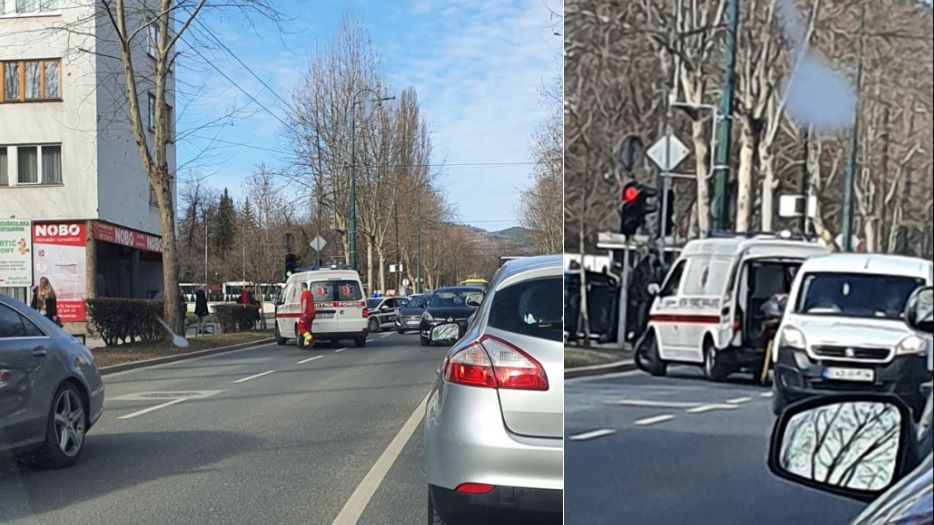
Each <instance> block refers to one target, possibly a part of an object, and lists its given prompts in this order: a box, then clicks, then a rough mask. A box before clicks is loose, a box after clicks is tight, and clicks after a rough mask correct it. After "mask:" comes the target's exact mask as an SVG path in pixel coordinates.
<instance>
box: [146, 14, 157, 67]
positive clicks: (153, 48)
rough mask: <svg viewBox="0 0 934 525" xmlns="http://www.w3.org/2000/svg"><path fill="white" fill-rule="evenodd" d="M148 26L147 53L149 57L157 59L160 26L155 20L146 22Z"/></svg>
mask: <svg viewBox="0 0 934 525" xmlns="http://www.w3.org/2000/svg"><path fill="white" fill-rule="evenodd" d="M146 23H147V24H148V25H147V26H146V35H147V38H146V52H147V53H149V56H151V57H152V58H156V57H157V56H159V55H158V53H159V26H158V25H157V24H156V21H155V20H154V19H151V18H150V19H149V20H147V21H146Z"/></svg>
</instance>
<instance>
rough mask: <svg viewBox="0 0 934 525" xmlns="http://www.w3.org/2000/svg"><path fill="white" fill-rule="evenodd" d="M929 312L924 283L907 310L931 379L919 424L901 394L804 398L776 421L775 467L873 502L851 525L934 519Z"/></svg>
mask: <svg viewBox="0 0 934 525" xmlns="http://www.w3.org/2000/svg"><path fill="white" fill-rule="evenodd" d="M932 311H934V308H932V288H931V287H925V288H922V289H920V290H918V291H917V292H915V293H914V294H913V295H912V298H911V300H909V302H908V306H907V308H906V311H905V315H904V317H905V320H906V324H907V325H908V326H909V328H911V329H912V330H915V331H917V332H918V334H919V336H922V337H923V338H924V339H925V341H926V343H927V351H928V361H927V370H928V381H929V382H928V383H927V384H926V385H924V386H923V388H924V390H925V391H926V398H927V400H926V404H927V406H926V408H925V410H924V411H923V413H922V417H921V419H920V421H919V422H918V424H917V425H915V424H914V421H913V419H914V416H913V415H912V414H911V412H910V409H909V407H908V406H907V405H906V404H905V403H904V401H903V400H902V399H901V398H900V397H898V396H895V395H893V394H889V393H877V392H855V393H844V394H834V395H828V396H821V397H810V398H806V399H804V400H803V401H798V402H796V403H794V404H791V405H789V406H787V407H786V408H785V409H784V411H783V412H782V413H781V415H780V417H779V419H778V420H777V421H776V423H775V427H774V429H773V432H772V441H771V446H770V449H769V469H770V470H771V471H772V473H773V474H775V475H776V476H779V477H781V478H783V479H786V480H789V481H792V482H794V483H798V484H801V485H805V486H808V487H811V488H814V489H817V490H822V491H826V492H831V493H834V494H838V495H842V496H846V497H850V498H854V499H858V500H861V501H871V502H872V503H871V504H870V505H869V506H868V507H866V508H865V509H864V510H863V512H862V514H860V515H859V516H858V517H857V518H856V519H855V520H854V521H853V522H852V525H909V524H910V525H932V524H934V499H932V494H934V471H932V468H934V459H932V458H934V456H932V405H934V398H932V396H931V383H930V379H931V377H932V374H934V361H932V359H934V358H932V357H931V353H930V352H931V341H932V338H934V335H932V334H934V316H932ZM815 521H820V519H819V517H815Z"/></svg>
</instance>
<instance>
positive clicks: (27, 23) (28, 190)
mask: <svg viewBox="0 0 934 525" xmlns="http://www.w3.org/2000/svg"><path fill="white" fill-rule="evenodd" d="M61 1H62V4H63V5H62V7H63V9H61V10H60V11H59V12H57V13H54V14H45V15H43V16H0V61H5V60H21V59H45V58H61V59H62V66H61V76H62V101H61V102H24V103H12V104H0V146H7V148H8V149H7V152H8V155H9V164H8V168H9V176H10V183H11V186H9V187H2V186H0V215H2V216H3V217H7V218H8V217H13V216H15V217H17V218H42V219H48V220H57V219H90V218H95V217H96V216H97V148H96V147H95V142H96V139H95V135H96V127H97V124H96V113H97V101H96V98H95V97H94V91H95V65H94V62H95V60H94V56H93V54H92V53H93V51H94V48H95V42H94V39H93V38H91V37H89V36H83V35H82V34H81V33H84V34H85V35H86V34H88V33H90V32H91V31H92V29H93V25H92V20H91V17H90V15H91V13H92V7H91V6H90V2H83V1H78V0H61ZM63 28H68V30H65V29H63ZM82 49H83V50H85V51H82ZM89 51H90V52H89ZM53 143H61V145H62V184H61V185H57V186H15V184H16V170H17V160H16V154H15V153H16V150H15V149H12V148H11V146H18V145H34V144H53Z"/></svg>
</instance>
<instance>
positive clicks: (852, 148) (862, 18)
mask: <svg viewBox="0 0 934 525" xmlns="http://www.w3.org/2000/svg"><path fill="white" fill-rule="evenodd" d="M865 26H866V4H865V3H864V4H862V8H861V10H860V15H859V46H858V51H857V54H856V60H857V62H856V108H855V109H854V110H853V128H852V129H850V143H849V146H848V150H849V151H848V152H847V161H846V173H845V174H844V179H843V213H842V214H841V220H842V222H843V224H841V225H840V233H841V234H843V246H841V248H842V249H843V251H844V252H851V251H853V183H854V180H855V178H856V156H857V154H858V153H859V121H860V119H859V102H860V91H862V84H863V29H864V28H865Z"/></svg>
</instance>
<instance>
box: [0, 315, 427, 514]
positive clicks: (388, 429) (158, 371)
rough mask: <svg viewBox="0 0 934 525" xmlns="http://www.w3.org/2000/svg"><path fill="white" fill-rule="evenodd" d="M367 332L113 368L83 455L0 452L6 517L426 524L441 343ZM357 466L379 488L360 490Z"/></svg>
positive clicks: (0, 493)
mask: <svg viewBox="0 0 934 525" xmlns="http://www.w3.org/2000/svg"><path fill="white" fill-rule="evenodd" d="M371 337H372V340H371V342H370V343H369V344H368V345H367V347H366V348H354V347H353V346H350V347H348V348H342V347H336V346H335V347H323V348H316V349H315V350H313V351H300V350H298V349H296V348H295V347H294V346H285V347H279V346H276V345H274V344H272V345H266V346H262V347H259V348H254V349H248V350H241V351H235V352H230V353H225V354H218V355H214V356H208V357H204V358H199V359H194V360H188V361H181V362H177V363H171V364H168V365H162V366H158V367H153V368H148V369H139V370H133V371H128V372H123V373H119V374H114V375H111V376H107V377H106V378H105V383H106V388H107V399H106V402H105V414H104V416H103V418H102V419H101V421H100V422H99V423H98V424H97V425H96V426H95V427H94V428H93V429H91V432H90V434H89V436H88V441H87V443H86V446H85V449H84V452H83V455H82V457H81V459H80V461H79V463H78V464H77V465H75V466H73V467H71V468H67V469H62V470H35V469H29V468H17V467H16V466H15V465H12V464H10V463H9V462H6V463H5V464H3V463H0V522H5V521H9V522H11V523H17V524H19V523H23V524H27V523H28V524H32V523H40V524H41V523H95V524H99V525H107V524H115V525H116V524H120V525H124V524H128V523H133V524H165V523H178V524H188V523H191V524H205V525H209V524H225V525H229V524H239V523H243V524H253V523H276V524H291V523H295V524H302V525H308V524H324V525H329V524H332V523H335V519H336V518H337V517H338V515H339V513H341V512H342V509H343V510H344V511H345V512H347V514H344V516H354V515H355V513H354V512H352V511H353V510H354V509H356V511H357V512H356V514H357V515H359V516H360V519H359V521H358V522H357V523H360V524H373V525H376V524H387V525H388V524H408V523H423V522H424V521H425V516H426V510H425V509H426V501H427V487H426V484H425V479H424V474H423V470H422V459H421V455H422V454H421V451H422V444H421V441H422V434H421V416H422V415H423V413H424V410H423V408H422V407H421V406H420V405H421V403H422V400H423V399H424V398H425V396H426V395H427V394H428V392H429V391H430V389H431V384H432V382H433V380H434V377H435V369H436V368H437V366H438V365H439V364H440V361H441V359H442V356H443V354H444V349H443V348H440V347H431V348H423V347H421V346H419V344H418V339H417V335H414V334H411V335H397V334H394V333H383V334H375V335H373V336H371ZM310 358H315V359H312V360H310V361H306V360H308V359H310ZM300 361H305V362H302V363H300ZM270 371H272V372H270ZM265 372H268V373H265ZM264 373H265V374H264ZM146 392H162V393H166V392H175V393H178V392H185V393H188V394H187V395H185V396H184V398H183V399H184V400H182V401H175V399H181V398H180V397H177V396H178V394H171V395H170V394H160V395H157V396H153V395H151V394H143V395H140V393H146ZM163 395H164V397H162V396H163ZM173 401H174V403H173V404H169V405H167V406H162V408H156V409H155V410H152V411H149V412H142V411H145V410H147V409H152V408H153V407H159V406H160V405H165V404H166V403H169V402H173ZM403 428H406V429H407V430H408V432H407V433H406V432H403V433H402V435H401V436H398V435H399V433H400V431H401V430H402V429H403ZM397 436H398V437H397ZM409 436H411V437H409ZM391 443H396V444H397V445H399V446H398V447H397V450H395V451H393V450H388V451H387V449H388V448H389V449H392V447H390V444H391ZM371 469H372V471H373V472H371ZM368 473H369V475H368ZM380 473H382V476H380V475H379V474H380ZM365 477H367V478H368V483H364V484H363V485H364V487H363V488H364V489H365V488H366V487H371V488H373V489H375V490H370V491H369V492H368V491H367V490H363V489H361V490H362V493H361V490H357V489H358V487H359V486H361V482H362V481H363V480H364V478H365ZM371 482H372V483H371ZM355 491H357V493H355ZM352 494H355V496H354V497H353V498H351V495H352ZM351 499H352V501H351V502H350V503H348V502H349V501H350V500H351ZM345 506H346V507H347V508H346V509H345ZM345 523H353V520H350V521H346V522H345Z"/></svg>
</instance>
